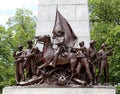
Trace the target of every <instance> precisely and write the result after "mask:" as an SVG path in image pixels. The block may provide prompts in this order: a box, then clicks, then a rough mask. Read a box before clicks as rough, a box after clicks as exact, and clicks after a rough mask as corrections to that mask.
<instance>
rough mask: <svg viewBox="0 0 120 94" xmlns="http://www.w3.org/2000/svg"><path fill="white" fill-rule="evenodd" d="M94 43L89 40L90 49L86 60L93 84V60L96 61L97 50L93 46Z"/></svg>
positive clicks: (94, 79)
mask: <svg viewBox="0 0 120 94" xmlns="http://www.w3.org/2000/svg"><path fill="white" fill-rule="evenodd" d="M95 43H96V42H95V41H94V40H91V42H90V47H89V48H88V60H89V63H90V71H91V73H92V76H93V83H94V84H95V83H96V64H95V63H96V62H95V60H96V59H97V50H96V49H95V47H94V45H95Z"/></svg>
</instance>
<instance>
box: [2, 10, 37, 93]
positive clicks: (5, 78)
mask: <svg viewBox="0 0 120 94" xmlns="http://www.w3.org/2000/svg"><path fill="white" fill-rule="evenodd" d="M7 25H8V28H7V29H6V28H5V27H4V26H2V25H0V91H2V88H3V87H4V86H7V85H13V84H15V79H14V75H15V72H14V61H13V52H14V51H15V50H16V48H17V46H18V45H19V44H22V45H24V47H25V48H26V42H27V40H30V39H33V38H34V36H35V30H36V17H35V16H33V14H32V12H31V11H29V10H27V9H19V8H18V9H16V13H15V15H14V16H13V17H10V18H9V19H8V22H7Z"/></svg>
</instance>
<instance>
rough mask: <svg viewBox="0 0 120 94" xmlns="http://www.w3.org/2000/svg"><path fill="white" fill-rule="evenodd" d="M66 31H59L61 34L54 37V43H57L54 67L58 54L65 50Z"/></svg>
mask: <svg viewBox="0 0 120 94" xmlns="http://www.w3.org/2000/svg"><path fill="white" fill-rule="evenodd" d="M64 41H65V38H64V32H63V31H59V34H57V36H55V37H53V44H54V45H57V49H56V51H55V53H54V60H53V64H52V65H53V67H55V66H56V64H55V63H56V60H57V58H58V55H60V53H62V52H63V51H65V46H64Z"/></svg>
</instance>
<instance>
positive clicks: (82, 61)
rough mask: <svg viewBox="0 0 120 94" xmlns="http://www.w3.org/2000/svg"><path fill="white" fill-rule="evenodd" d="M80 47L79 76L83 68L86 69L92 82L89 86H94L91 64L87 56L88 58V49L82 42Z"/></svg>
mask: <svg viewBox="0 0 120 94" xmlns="http://www.w3.org/2000/svg"><path fill="white" fill-rule="evenodd" d="M79 45H80V49H79V55H78V60H79V63H78V66H77V74H78V75H80V74H79V73H80V71H81V67H82V66H83V67H84V68H85V70H86V73H87V76H88V78H89V80H90V83H89V85H92V75H91V72H90V69H89V63H88V60H87V56H86V47H84V42H83V41H82V42H80V43H79Z"/></svg>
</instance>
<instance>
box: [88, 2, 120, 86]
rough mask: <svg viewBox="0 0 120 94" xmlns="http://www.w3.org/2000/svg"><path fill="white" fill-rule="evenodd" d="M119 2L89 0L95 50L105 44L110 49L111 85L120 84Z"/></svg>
mask: <svg viewBox="0 0 120 94" xmlns="http://www.w3.org/2000/svg"><path fill="white" fill-rule="evenodd" d="M119 5H120V1H119V0H89V11H90V25H91V38H92V39H94V40H96V41H97V45H96V47H97V49H100V45H101V44H102V43H103V42H105V43H106V44H107V45H110V46H111V47H112V49H113V50H114V51H113V55H112V56H111V57H110V58H109V61H108V63H109V77H110V82H111V83H112V84H118V83H119V82H120V80H119V79H120V71H119V70H120V64H119V61H120V6H119Z"/></svg>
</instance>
